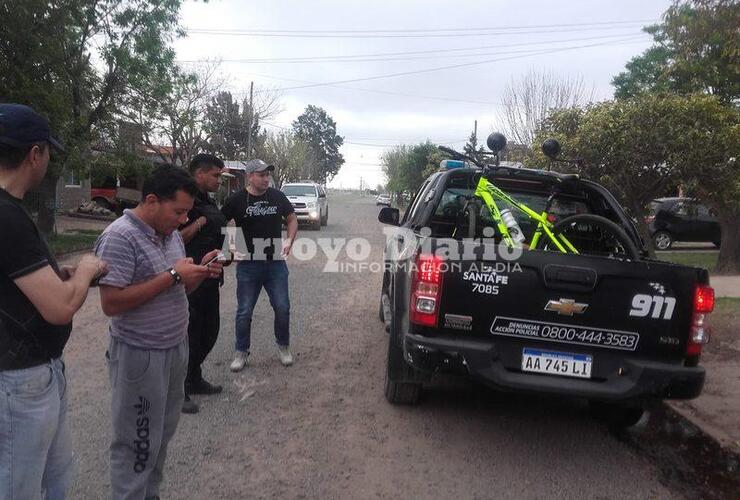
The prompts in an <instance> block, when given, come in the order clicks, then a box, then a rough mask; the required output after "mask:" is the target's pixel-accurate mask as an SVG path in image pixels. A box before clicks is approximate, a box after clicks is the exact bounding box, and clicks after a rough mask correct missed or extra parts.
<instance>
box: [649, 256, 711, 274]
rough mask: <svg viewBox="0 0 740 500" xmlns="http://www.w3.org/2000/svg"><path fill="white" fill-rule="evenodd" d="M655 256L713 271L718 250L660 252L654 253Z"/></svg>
mask: <svg viewBox="0 0 740 500" xmlns="http://www.w3.org/2000/svg"><path fill="white" fill-rule="evenodd" d="M656 258H657V259H658V260H664V261H666V262H673V263H674V264H683V265H684V266H694V267H703V268H704V269H708V270H709V271H713V270H714V268H715V267H716V266H717V259H718V258H719V252H660V253H658V254H656Z"/></svg>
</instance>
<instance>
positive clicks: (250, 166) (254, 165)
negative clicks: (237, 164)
mask: <svg viewBox="0 0 740 500" xmlns="http://www.w3.org/2000/svg"><path fill="white" fill-rule="evenodd" d="M244 167H245V170H244V171H245V173H247V174H252V173H254V172H264V171H265V170H267V171H268V172H272V171H273V170H275V167H274V166H273V165H268V164H267V163H265V162H264V161H262V160H249V161H248V162H247V163H245V164H244Z"/></svg>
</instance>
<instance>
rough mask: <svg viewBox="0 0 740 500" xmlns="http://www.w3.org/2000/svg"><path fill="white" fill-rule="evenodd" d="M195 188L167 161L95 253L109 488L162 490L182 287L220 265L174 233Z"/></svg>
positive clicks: (122, 494)
mask: <svg viewBox="0 0 740 500" xmlns="http://www.w3.org/2000/svg"><path fill="white" fill-rule="evenodd" d="M197 192H198V186H197V185H196V184H195V181H194V180H193V178H192V176H191V175H190V174H189V173H188V171H187V170H185V169H182V168H179V167H174V166H171V165H163V166H161V167H158V168H156V169H155V170H154V171H153V172H152V173H151V174H150V175H149V177H147V179H146V180H145V181H144V186H143V188H142V201H141V202H140V203H139V205H138V206H137V207H136V208H135V209H133V210H125V211H124V213H123V216H122V217H120V218H119V219H117V220H116V221H115V222H113V223H112V224H111V225H110V226H108V227H107V228H106V230H105V231H104V232H103V234H101V235H100V237H99V238H98V241H97V243H96V244H95V252H96V254H97V255H98V256H100V257H101V258H103V259H104V260H105V261H106V262H107V263H108V270H109V272H108V274H107V275H106V276H105V277H104V278H102V279H101V280H100V302H101V305H102V309H103V313H105V315H106V316H110V318H111V320H110V326H109V331H110V344H109V347H108V373H109V377H110V384H111V392H112V395H111V418H112V421H113V432H112V434H113V436H112V442H111V446H110V480H111V481H110V485H111V496H112V498H113V499H115V500H119V499H122V500H129V499H142V498H147V499H148V498H158V497H159V488H160V484H161V482H162V477H163V473H164V462H165V457H166V454H167V445H168V444H169V442H170V440H171V439H172V437H173V436H174V434H175V430H176V429H177V424H178V422H179V420H180V415H181V413H180V412H181V410H182V403H183V400H184V398H185V393H184V384H185V372H186V370H187V365H188V340H187V335H188V300H187V296H186V294H187V293H190V292H192V291H194V290H195V289H197V288H198V286H199V285H200V284H201V282H202V281H203V280H205V279H207V278H217V277H218V276H220V275H221V264H220V263H219V262H214V263H211V264H208V265H202V264H204V263H205V262H207V261H208V260H209V259H210V258H211V257H213V256H215V255H218V250H214V251H213V252H210V253H208V254H206V255H205V256H204V260H203V261H202V262H201V264H194V263H193V259H190V258H186V257H185V247H184V245H183V242H182V238H181V237H180V233H179V232H178V231H177V229H178V227H180V226H181V225H183V224H184V223H185V222H186V221H187V214H188V212H189V211H190V210H191V209H192V208H193V198H194V197H195V195H196V194H197Z"/></svg>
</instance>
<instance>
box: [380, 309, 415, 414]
mask: <svg viewBox="0 0 740 500" xmlns="http://www.w3.org/2000/svg"><path fill="white" fill-rule="evenodd" d="M391 322H394V321H393V318H391ZM421 388H422V386H421V382H416V381H415V380H414V369H413V368H411V367H410V366H409V365H408V364H406V361H405V360H404V359H403V348H402V347H401V345H400V339H399V338H398V335H397V333H396V332H395V329H394V328H392V327H391V334H390V335H389V336H388V361H387V363H386V369H385V399H387V400H388V402H389V403H391V404H394V405H416V404H418V403H419V400H420V399H421Z"/></svg>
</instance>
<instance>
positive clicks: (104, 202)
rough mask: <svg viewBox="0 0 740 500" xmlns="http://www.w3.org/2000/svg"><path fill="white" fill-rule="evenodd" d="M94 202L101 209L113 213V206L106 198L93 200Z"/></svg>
mask: <svg viewBox="0 0 740 500" xmlns="http://www.w3.org/2000/svg"><path fill="white" fill-rule="evenodd" d="M92 201H93V203H95V204H96V205H97V206H99V207H100V208H104V209H106V210H110V211H111V212H112V211H113V207H112V206H111V204H110V202H109V201H108V200H106V199H105V198H93V200H92Z"/></svg>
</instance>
